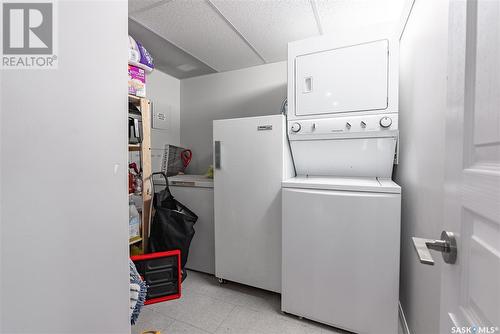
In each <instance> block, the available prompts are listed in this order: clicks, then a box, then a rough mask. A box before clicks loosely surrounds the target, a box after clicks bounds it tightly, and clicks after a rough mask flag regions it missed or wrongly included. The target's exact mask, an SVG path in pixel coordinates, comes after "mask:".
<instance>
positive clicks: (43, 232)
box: [0, 0, 130, 334]
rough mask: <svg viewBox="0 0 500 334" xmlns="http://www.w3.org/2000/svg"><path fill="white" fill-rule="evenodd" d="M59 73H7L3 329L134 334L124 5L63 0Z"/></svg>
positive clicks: (3, 122)
mask: <svg viewBox="0 0 500 334" xmlns="http://www.w3.org/2000/svg"><path fill="white" fill-rule="evenodd" d="M58 7H59V8H58V9H59V10H58V15H57V16H56V18H55V19H56V20H58V23H59V34H58V38H59V51H58V58H59V68H58V69H56V70H5V71H3V72H2V73H1V75H2V88H1V96H0V104H1V111H2V114H1V122H0V123H1V126H0V128H1V164H0V165H1V187H0V189H1V192H0V194H1V195H0V196H1V202H0V205H1V208H2V210H1V214H0V217H1V226H2V234H1V240H0V244H1V262H2V267H1V286H0V295H1V298H0V305H1V321H0V332H1V333H9V334H10V333H86V334H90V333H96V334H97V333H99V334H102V333H120V334H123V333H128V332H129V330H130V326H129V315H128V305H129V291H128V290H129V277H128V276H129V269H128V226H127V225H128V223H127V221H128V215H127V203H128V202H127V200H128V199H127V176H126V173H125V172H126V164H127V123H126V115H127V114H126V110H127V109H126V108H127V72H126V70H125V69H126V66H127V54H128V41H127V1H125V0H123V1H59V2H58Z"/></svg>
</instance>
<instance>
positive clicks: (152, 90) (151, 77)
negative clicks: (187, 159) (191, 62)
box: [135, 70, 181, 172]
mask: <svg viewBox="0 0 500 334" xmlns="http://www.w3.org/2000/svg"><path fill="white" fill-rule="evenodd" d="M180 89H181V86H180V80H179V79H177V78H174V77H172V76H170V75H168V74H165V73H163V72H161V71H158V70H154V71H153V72H151V73H150V74H147V77H146V96H147V98H148V99H150V100H151V101H153V107H154V108H155V110H157V111H161V112H163V113H165V114H166V115H167V121H168V129H166V130H160V129H152V130H151V149H152V150H151V162H152V168H153V171H155V172H156V171H160V168H161V160H162V157H163V150H164V147H165V144H172V145H177V146H178V145H180V103H181V97H180ZM135 155H137V156H138V153H136V154H135Z"/></svg>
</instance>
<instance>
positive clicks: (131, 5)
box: [128, 0, 168, 14]
mask: <svg viewBox="0 0 500 334" xmlns="http://www.w3.org/2000/svg"><path fill="white" fill-rule="evenodd" d="M166 1H168V0H128V12H129V14H133V13H134V12H138V11H141V10H144V9H147V8H151V7H154V6H157V5H160V4H162V3H164V2H166Z"/></svg>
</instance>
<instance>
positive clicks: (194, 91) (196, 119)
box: [181, 62, 287, 174]
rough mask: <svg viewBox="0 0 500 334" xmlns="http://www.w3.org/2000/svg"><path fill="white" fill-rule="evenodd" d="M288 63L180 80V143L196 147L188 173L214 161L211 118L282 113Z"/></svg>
mask: <svg viewBox="0 0 500 334" xmlns="http://www.w3.org/2000/svg"><path fill="white" fill-rule="evenodd" d="M286 84H287V74H286V62H279V63H272V64H266V65H261V66H255V67H249V68H245V69H241V70H235V71H229V72H223V73H215V74H209V75H205V76H201V77H195V78H190V79H183V80H181V109H182V112H181V145H182V146H183V147H187V148H191V149H192V150H193V159H192V161H191V165H190V167H189V172H190V173H193V174H203V173H205V172H206V170H207V168H208V166H209V165H211V164H212V121H213V120H215V119H224V118H236V117H249V116H261V115H272V114H279V113H280V107H281V103H282V102H283V99H284V98H285V97H286Z"/></svg>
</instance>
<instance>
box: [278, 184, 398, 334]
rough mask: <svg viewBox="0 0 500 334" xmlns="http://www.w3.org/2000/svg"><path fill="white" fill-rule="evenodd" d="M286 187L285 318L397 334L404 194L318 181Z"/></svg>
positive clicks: (379, 186) (379, 187) (378, 187)
mask: <svg viewBox="0 0 500 334" xmlns="http://www.w3.org/2000/svg"><path fill="white" fill-rule="evenodd" d="M282 187H283V188H282V199H283V223H282V224H283V225H282V229H283V234H282V243H283V264H282V275H283V282H282V310H283V311H284V312H288V313H291V314H295V315H298V316H301V317H304V318H308V319H311V320H315V321H319V322H322V323H325V324H328V325H331V326H335V327H338V328H342V329H346V330H349V331H352V332H356V333H397V321H398V294H399V290H398V286H399V238H400V207H401V188H400V187H399V186H398V185H397V184H395V183H394V182H393V181H392V180H390V179H382V178H369V177H366V178H365V177H357V178H348V177H347V178H346V177H314V176H311V177H296V178H293V179H290V180H287V181H284V182H283V183H282Z"/></svg>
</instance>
